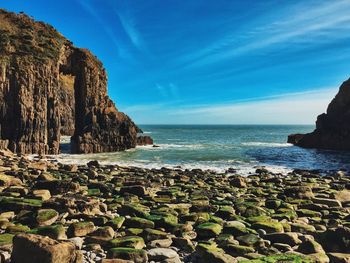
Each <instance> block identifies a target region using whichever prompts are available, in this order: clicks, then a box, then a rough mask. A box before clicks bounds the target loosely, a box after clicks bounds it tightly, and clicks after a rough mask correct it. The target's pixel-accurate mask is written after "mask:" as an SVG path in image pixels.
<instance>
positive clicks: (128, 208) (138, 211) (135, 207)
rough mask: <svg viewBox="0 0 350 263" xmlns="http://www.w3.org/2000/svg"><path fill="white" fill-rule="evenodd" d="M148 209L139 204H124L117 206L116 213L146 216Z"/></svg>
mask: <svg viewBox="0 0 350 263" xmlns="http://www.w3.org/2000/svg"><path fill="white" fill-rule="evenodd" d="M150 211H151V210H150V208H149V207H147V206H144V205H141V204H126V205H122V206H121V207H120V208H119V210H118V213H119V214H120V215H122V216H126V215H129V216H137V217H147V216H148V215H149V213H150Z"/></svg>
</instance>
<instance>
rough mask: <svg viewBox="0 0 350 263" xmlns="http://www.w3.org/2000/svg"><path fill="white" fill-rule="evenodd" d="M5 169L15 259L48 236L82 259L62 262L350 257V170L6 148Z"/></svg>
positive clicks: (8, 239)
mask: <svg viewBox="0 0 350 263" xmlns="http://www.w3.org/2000/svg"><path fill="white" fill-rule="evenodd" d="M232 172H234V171H232ZM0 173H1V176H0V182H1V185H2V187H1V190H2V191H1V197H0V210H1V214H0V222H1V232H0V256H1V257H2V258H4V259H6V260H5V261H4V262H10V261H9V260H10V255H11V252H12V259H13V258H16V257H18V254H19V253H20V254H21V255H24V256H25V255H26V256H27V257H30V255H31V254H32V253H33V250H30V249H31V247H33V246H37V245H38V244H40V242H46V241H43V240H42V236H49V237H50V240H51V239H52V240H54V241H52V242H57V244H56V243H55V244H56V245H57V246H63V245H65V246H67V244H70V245H71V246H73V247H71V249H72V250H71V251H70V252H69V253H66V254H67V255H68V254H69V255H70V256H71V257H72V256H73V255H74V257H75V259H74V260H75V261H73V260H72V261H64V262H103V263H108V262H124V261H116V260H117V259H118V258H119V259H123V260H132V261H134V262H151V261H154V262H163V263H165V262H167V263H170V262H174V263H177V262H194V263H206V262H210V263H214V262H227V263H228V262H267V260H270V261H268V262H280V261H281V260H282V261H283V260H284V261H283V262H347V261H346V260H349V258H350V254H346V253H349V251H350V245H349V244H350V190H349V189H350V176H349V175H348V174H346V173H345V172H337V173H332V174H328V175H324V176H322V175H320V174H317V173H315V172H310V171H305V170H296V171H294V172H292V173H288V174H276V173H272V172H269V171H268V170H266V169H264V168H260V169H257V171H256V173H255V174H251V175H248V176H240V175H236V174H234V173H232V174H229V175H227V174H219V173H215V172H211V171H203V170H200V169H194V170H180V169H166V168H162V169H145V168H137V167H121V166H113V165H100V164H99V163H98V162H96V161H90V162H89V163H88V164H87V165H82V166H77V165H74V164H73V165H72V164H70V165H69V164H61V163H59V162H50V161H43V160H39V161H37V160H35V159H34V160H29V159H27V157H23V156H22V157H18V156H16V155H12V154H11V153H8V152H4V151H2V152H0ZM24 211H29V213H28V212H24ZM45 240H47V238H46V239H45ZM72 244H73V245H72ZM42 250H43V251H41V250H40V251H39V252H38V253H42V254H43V256H44V255H45V253H47V250H49V249H48V248H47V250H45V248H43V249H42ZM50 251H51V252H50V253H59V254H62V253H63V254H64V253H65V252H67V251H66V249H60V250H59V251H56V252H55V251H54V250H50ZM52 251H54V252H52ZM66 254H64V255H66ZM106 258H109V259H106ZM113 260H115V261H113ZM279 260H280V261H279ZM125 262H128V261H125Z"/></svg>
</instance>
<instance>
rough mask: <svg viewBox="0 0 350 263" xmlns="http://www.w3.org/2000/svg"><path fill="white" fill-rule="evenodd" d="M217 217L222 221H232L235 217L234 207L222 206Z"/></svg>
mask: <svg viewBox="0 0 350 263" xmlns="http://www.w3.org/2000/svg"><path fill="white" fill-rule="evenodd" d="M215 215H216V216H218V217H220V218H222V219H225V220H230V219H231V217H232V216H233V215H235V210H234V208H233V207H232V206H220V207H219V210H218V211H217V212H216V213H215Z"/></svg>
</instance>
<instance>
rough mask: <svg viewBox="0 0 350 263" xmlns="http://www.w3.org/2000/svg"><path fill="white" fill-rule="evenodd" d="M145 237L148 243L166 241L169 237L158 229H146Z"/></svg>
mask: <svg viewBox="0 0 350 263" xmlns="http://www.w3.org/2000/svg"><path fill="white" fill-rule="evenodd" d="M143 237H144V238H145V239H146V240H147V241H152V240H157V239H166V238H167V237H168V233H166V232H164V231H161V230H157V229H151V228H146V229H145V231H144V232H143Z"/></svg>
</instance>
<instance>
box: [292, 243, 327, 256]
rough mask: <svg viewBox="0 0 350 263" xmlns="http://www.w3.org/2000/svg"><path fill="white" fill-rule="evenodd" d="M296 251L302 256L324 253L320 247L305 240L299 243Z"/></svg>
mask: <svg viewBox="0 0 350 263" xmlns="http://www.w3.org/2000/svg"><path fill="white" fill-rule="evenodd" d="M297 251H298V252H300V253H303V254H314V253H323V254H324V253H325V251H324V250H323V248H322V246H321V245H320V244H319V243H317V242H316V241H313V240H307V241H304V242H303V243H301V244H300V245H299V247H298V250H297Z"/></svg>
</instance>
